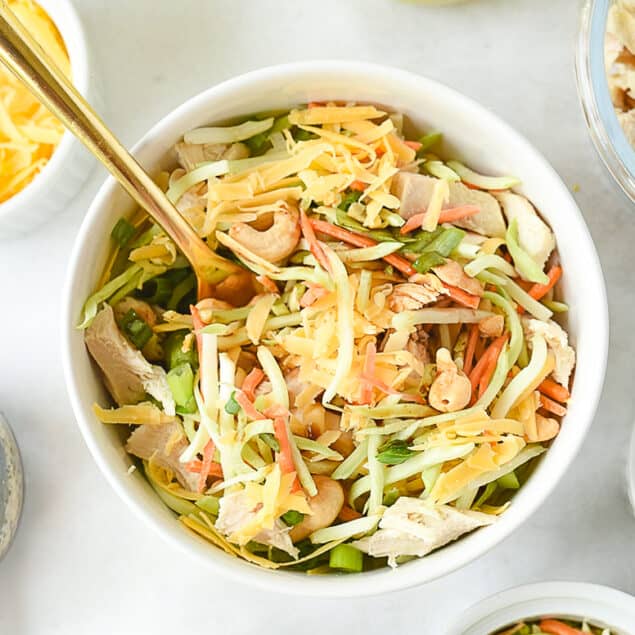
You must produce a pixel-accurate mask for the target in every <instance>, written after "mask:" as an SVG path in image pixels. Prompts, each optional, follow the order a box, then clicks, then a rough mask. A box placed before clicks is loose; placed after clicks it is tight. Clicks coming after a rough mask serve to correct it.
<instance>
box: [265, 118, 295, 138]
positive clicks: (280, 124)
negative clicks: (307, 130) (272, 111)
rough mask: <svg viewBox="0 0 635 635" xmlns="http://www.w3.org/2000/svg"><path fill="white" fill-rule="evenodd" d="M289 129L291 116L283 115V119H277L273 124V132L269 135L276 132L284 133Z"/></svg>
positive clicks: (270, 131)
mask: <svg viewBox="0 0 635 635" xmlns="http://www.w3.org/2000/svg"><path fill="white" fill-rule="evenodd" d="M289 127H290V124H289V115H282V116H281V117H277V118H276V120H275V121H274V122H273V126H271V130H269V134H270V135H272V134H275V133H276V132H282V131H283V130H286V129H287V128H289Z"/></svg>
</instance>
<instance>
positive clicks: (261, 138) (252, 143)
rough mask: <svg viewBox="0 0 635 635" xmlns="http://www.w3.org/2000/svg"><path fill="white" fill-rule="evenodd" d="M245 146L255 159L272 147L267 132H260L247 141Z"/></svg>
mask: <svg viewBox="0 0 635 635" xmlns="http://www.w3.org/2000/svg"><path fill="white" fill-rule="evenodd" d="M245 145H246V146H247V147H248V148H249V152H250V153H251V156H252V157H254V156H257V155H260V154H262V153H263V152H265V151H266V150H267V148H268V147H269V146H271V143H270V142H269V135H268V134H267V133H265V132H260V133H258V134H257V135H254V136H253V137H249V139H247V140H245Z"/></svg>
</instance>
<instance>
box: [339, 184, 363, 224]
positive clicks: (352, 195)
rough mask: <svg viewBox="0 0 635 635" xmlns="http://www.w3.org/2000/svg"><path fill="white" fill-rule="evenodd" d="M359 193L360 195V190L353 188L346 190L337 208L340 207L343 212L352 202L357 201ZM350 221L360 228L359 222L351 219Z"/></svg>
mask: <svg viewBox="0 0 635 635" xmlns="http://www.w3.org/2000/svg"><path fill="white" fill-rule="evenodd" d="M361 195H362V192H357V191H355V190H350V191H348V192H346V194H344V196H342V202H341V203H340V204H339V205H338V207H339V209H341V210H342V211H343V212H347V211H348V208H349V207H350V206H351V205H352V204H353V203H356V202H357V201H359V199H360V197H361ZM352 223H354V224H355V226H356V227H357V228H362V225H361V224H360V223H357V222H356V221H352Z"/></svg>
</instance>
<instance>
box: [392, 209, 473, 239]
mask: <svg viewBox="0 0 635 635" xmlns="http://www.w3.org/2000/svg"><path fill="white" fill-rule="evenodd" d="M480 211H481V208H480V207H477V206H476V205H462V206H460V207H451V208H449V209H444V210H442V211H441V214H440V215H439V221H438V222H439V224H441V223H455V222H456V221H457V220H461V219H462V218H467V217H468V216H474V214H478V213H479V212H480ZM425 217H426V212H421V213H420V214H415V215H414V216H411V217H410V218H409V219H408V220H407V221H406V224H405V225H402V227H401V229H400V230H399V233H400V234H407V233H409V232H411V231H414V230H415V229H420V228H421V226H422V224H423V221H424V220H425Z"/></svg>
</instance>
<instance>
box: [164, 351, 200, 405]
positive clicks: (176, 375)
mask: <svg viewBox="0 0 635 635" xmlns="http://www.w3.org/2000/svg"><path fill="white" fill-rule="evenodd" d="M167 380H168V386H169V387H170V391H171V392H172V396H173V397H174V402H175V403H176V405H177V407H178V408H179V412H181V413H183V414H191V413H193V412H196V401H195V399H194V373H193V372H192V367H191V366H190V365H189V364H187V363H185V364H181V365H180V366H176V367H175V368H173V369H172V370H170V371H169V372H168V375H167Z"/></svg>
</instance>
